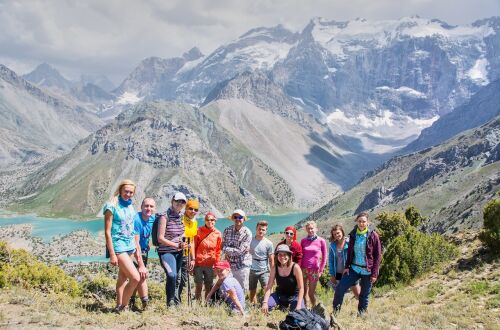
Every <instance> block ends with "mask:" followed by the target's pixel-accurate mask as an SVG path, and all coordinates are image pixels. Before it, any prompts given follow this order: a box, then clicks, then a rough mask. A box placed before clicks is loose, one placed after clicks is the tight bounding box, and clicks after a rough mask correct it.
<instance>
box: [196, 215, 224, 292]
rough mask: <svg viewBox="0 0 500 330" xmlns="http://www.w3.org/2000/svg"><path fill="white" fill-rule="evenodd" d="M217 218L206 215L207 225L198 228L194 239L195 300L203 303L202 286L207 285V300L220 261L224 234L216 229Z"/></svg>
mask: <svg viewBox="0 0 500 330" xmlns="http://www.w3.org/2000/svg"><path fill="white" fill-rule="evenodd" d="M216 221H217V217H216V216H215V214H213V213H212V212H208V213H207V214H206V215H205V225H204V226H201V227H200V228H198V233H197V234H196V236H195V237H194V248H195V265H194V284H195V299H196V300H197V301H201V290H202V285H203V284H205V299H206V297H207V295H208V293H209V292H210V290H211V289H212V287H213V285H214V278H215V274H214V269H213V267H214V265H215V263H216V262H217V261H219V260H220V251H221V246H222V234H221V232H220V231H218V230H217V229H216V228H215V222H216Z"/></svg>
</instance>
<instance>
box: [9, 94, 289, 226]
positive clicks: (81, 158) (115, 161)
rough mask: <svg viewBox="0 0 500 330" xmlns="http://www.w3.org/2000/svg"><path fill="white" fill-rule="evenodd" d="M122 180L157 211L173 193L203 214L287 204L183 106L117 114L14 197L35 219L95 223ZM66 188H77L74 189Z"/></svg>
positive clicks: (283, 192)
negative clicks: (33, 209) (34, 209)
mask: <svg viewBox="0 0 500 330" xmlns="http://www.w3.org/2000/svg"><path fill="white" fill-rule="evenodd" d="M122 178H131V179H133V180H134V181H136V182H137V185H138V191H137V194H136V201H138V202H140V200H142V198H144V197H145V196H152V197H154V198H155V199H156V201H157V204H158V209H159V210H164V209H165V208H166V207H167V206H168V205H169V203H170V198H171V196H172V193H173V192H174V191H176V190H181V191H184V192H185V193H186V194H188V195H190V196H196V197H198V198H199V199H200V201H201V203H202V210H203V211H204V212H206V211H208V210H217V211H220V212H221V213H225V212H228V211H229V210H230V209H233V208H234V207H240V208H242V209H245V210H247V211H251V212H265V211H267V210H268V209H269V207H271V206H275V205H279V206H280V207H283V206H284V207H287V206H288V207H290V206H291V205H293V203H294V195H293V193H291V191H290V188H289V186H288V184H287V183H286V181H284V180H283V178H281V177H280V176H279V175H278V174H277V173H276V172H275V171H274V170H273V169H272V168H270V167H269V166H267V165H265V164H264V163H263V162H262V161H261V160H260V159H258V158H256V157H255V156H253V155H252V153H250V152H249V151H248V150H246V149H245V148H244V147H243V146H241V145H240V144H238V143H237V142H236V141H234V140H233V139H232V137H231V136H229V135H227V134H226V133H225V132H224V131H223V130H221V129H220V128H219V127H217V125H216V124H215V123H214V122H212V121H211V120H210V119H208V118H207V117H206V116H205V115H203V114H202V113H200V112H199V111H198V110H196V109H194V108H192V107H190V106H188V105H183V104H176V103H159V102H153V103H142V104H140V105H138V106H136V107H134V108H133V109H130V110H128V111H125V112H123V113H122V114H120V115H119V116H118V117H117V118H116V120H115V121H114V122H113V123H111V124H108V125H106V126H105V127H103V128H101V129H99V130H98V131H97V132H95V133H94V134H92V135H90V136H89V137H87V138H86V139H84V140H82V141H81V142H80V143H79V145H78V146H77V147H75V148H74V149H73V151H72V152H71V153H70V154H68V155H66V156H64V157H62V158H60V159H58V160H56V161H54V162H52V163H51V164H49V165H48V166H46V167H44V168H43V169H42V170H40V171H39V172H37V173H35V174H33V175H32V176H31V177H30V178H29V180H28V181H29V182H27V183H26V184H25V185H24V186H23V187H22V188H21V189H19V190H18V192H17V193H18V195H21V196H26V195H27V196H31V195H33V194H35V196H32V197H30V198H27V199H26V200H23V201H21V204H23V203H26V204H31V205H33V204H35V205H42V207H41V208H40V209H39V210H40V211H41V212H42V213H43V212H44V210H47V208H48V209H49V210H50V211H49V212H61V211H64V212H67V213H69V214H80V215H82V216H84V215H95V214H97V213H98V212H99V210H100V208H101V207H102V204H103V203H104V202H105V201H106V200H107V199H108V198H109V197H110V194H111V193H112V191H114V189H115V185H116V184H117V182H118V181H119V180H121V179H122ZM75 180H76V181H75ZM70 182H81V185H79V187H78V188H77V189H73V188H74V185H73V184H71V183H70ZM72 187H73V188H72ZM49 195H52V197H50V203H49V204H47V205H45V203H47V202H48V201H47V200H46V198H47V197H48V196H49ZM63 196H64V198H63ZM45 212H46V211H45Z"/></svg>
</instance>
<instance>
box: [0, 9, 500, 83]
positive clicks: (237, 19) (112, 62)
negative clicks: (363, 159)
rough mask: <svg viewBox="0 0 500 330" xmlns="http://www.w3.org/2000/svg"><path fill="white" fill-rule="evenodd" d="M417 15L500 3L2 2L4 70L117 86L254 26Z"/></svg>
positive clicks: (454, 18)
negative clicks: (152, 63) (140, 68)
mask: <svg viewBox="0 0 500 330" xmlns="http://www.w3.org/2000/svg"><path fill="white" fill-rule="evenodd" d="M413 15H419V16H420V17H423V18H439V19H441V20H443V21H445V22H447V23H449V24H452V25H461V24H470V23H472V22H473V21H475V20H477V19H481V18H487V17H491V16H500V0H376V1H374V0H349V1H346V0H306V1H304V0H250V1H246V0H204V1H203V0H142V1H141V0H19V1H15V0H14V1H13V0H11V1H9V0H0V63H1V64H4V65H6V66H8V67H9V68H11V69H13V70H14V71H16V72H17V73H18V74H25V73H28V72H30V71H31V70H33V69H34V68H35V67H36V66H37V65H38V64H40V63H43V62H46V63H49V64H50V65H52V66H53V67H55V68H56V69H57V70H59V71H60V72H61V73H62V74H63V75H64V76H65V77H67V78H68V79H72V80H75V79H78V78H79V77H80V75H81V74H93V75H96V74H105V75H106V76H108V77H109V78H110V79H111V80H112V81H113V82H114V83H115V84H116V85H118V84H119V83H120V82H121V81H122V80H123V79H124V78H125V77H126V76H127V75H128V74H129V73H130V72H131V71H132V70H133V69H134V68H135V67H136V66H137V65H138V64H139V62H140V61H141V60H143V59H144V58H146V57H150V56H158V57H162V58H169V57H176V56H181V55H182V54H183V53H184V52H186V51H188V50H189V49H191V48H192V47H195V46H196V47H198V48H199V49H200V50H201V51H202V53H204V54H205V55H208V54H210V53H211V52H212V51H214V50H215V49H216V48H217V47H219V46H221V45H223V44H226V43H228V42H230V41H232V40H235V39H237V38H238V37H239V36H240V35H242V34H244V33H245V32H246V31H248V30H250V29H252V28H255V27H261V26H266V27H271V26H275V25H278V24H282V25H284V26H285V27H287V28H289V29H291V30H293V31H301V30H302V29H303V28H304V27H305V26H306V25H307V23H308V22H309V21H310V20H311V19H312V18H314V17H322V18H324V19H327V20H337V21H347V20H351V19H355V18H358V17H359V18H366V19H368V20H384V19H399V18H401V17H405V16H413Z"/></svg>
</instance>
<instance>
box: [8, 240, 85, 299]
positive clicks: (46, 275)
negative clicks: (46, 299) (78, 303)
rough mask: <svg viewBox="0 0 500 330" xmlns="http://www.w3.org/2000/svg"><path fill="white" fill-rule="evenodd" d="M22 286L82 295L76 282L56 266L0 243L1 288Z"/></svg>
mask: <svg viewBox="0 0 500 330" xmlns="http://www.w3.org/2000/svg"><path fill="white" fill-rule="evenodd" d="M9 285H20V286H23V287H25V288H27V289H30V288H37V289H41V290H44V291H51V292H56V293H57V292H65V293H68V294H69V295H71V296H73V297H75V296H77V295H79V294H80V293H81V291H80V287H79V286H78V283H77V282H76V280H75V279H74V278H72V277H70V276H68V275H66V274H65V273H64V271H63V270H62V269H61V268H59V267H56V266H47V265H45V264H44V263H43V262H40V261H38V260H37V259H36V258H35V257H34V256H33V255H31V254H29V253H28V252H27V251H25V250H21V249H10V248H9V247H8V246H7V244H6V243H4V242H0V287H6V286H9Z"/></svg>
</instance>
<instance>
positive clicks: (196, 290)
mask: <svg viewBox="0 0 500 330" xmlns="http://www.w3.org/2000/svg"><path fill="white" fill-rule="evenodd" d="M202 288H203V283H195V288H194V299H196V300H197V301H198V302H201V289H202Z"/></svg>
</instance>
